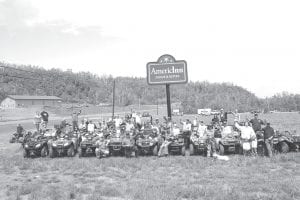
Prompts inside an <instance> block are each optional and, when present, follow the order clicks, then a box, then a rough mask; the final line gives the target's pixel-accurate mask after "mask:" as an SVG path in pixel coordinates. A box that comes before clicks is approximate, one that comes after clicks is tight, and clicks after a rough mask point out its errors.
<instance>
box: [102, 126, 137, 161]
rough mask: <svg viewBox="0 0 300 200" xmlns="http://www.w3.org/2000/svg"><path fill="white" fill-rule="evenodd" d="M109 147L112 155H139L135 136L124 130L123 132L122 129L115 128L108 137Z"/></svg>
mask: <svg viewBox="0 0 300 200" xmlns="http://www.w3.org/2000/svg"><path fill="white" fill-rule="evenodd" d="M107 147H108V149H109V155H110V156H111V155H120V156H125V157H131V156H132V154H133V153H134V155H135V156H138V154H137V149H136V146H135V142H134V138H133V137H131V136H130V135H129V134H127V133H124V132H123V131H122V132H121V130H113V132H112V133H111V135H110V136H109V137H108V144H107Z"/></svg>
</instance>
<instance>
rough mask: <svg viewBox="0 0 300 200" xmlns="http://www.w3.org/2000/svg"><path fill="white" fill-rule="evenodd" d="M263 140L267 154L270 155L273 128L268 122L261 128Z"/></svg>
mask: <svg viewBox="0 0 300 200" xmlns="http://www.w3.org/2000/svg"><path fill="white" fill-rule="evenodd" d="M263 134H264V141H265V145H266V149H267V154H268V156H269V157H272V141H271V140H272V138H273V136H274V134H275V131H274V129H273V128H272V127H271V125H270V123H267V125H266V127H264V128H263Z"/></svg>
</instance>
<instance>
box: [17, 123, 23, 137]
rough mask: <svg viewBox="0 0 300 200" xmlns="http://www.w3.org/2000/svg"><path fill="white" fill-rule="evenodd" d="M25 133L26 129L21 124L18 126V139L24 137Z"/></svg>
mask: <svg viewBox="0 0 300 200" xmlns="http://www.w3.org/2000/svg"><path fill="white" fill-rule="evenodd" d="M23 131H24V128H23V126H21V124H18V126H17V137H18V138H19V137H23Z"/></svg>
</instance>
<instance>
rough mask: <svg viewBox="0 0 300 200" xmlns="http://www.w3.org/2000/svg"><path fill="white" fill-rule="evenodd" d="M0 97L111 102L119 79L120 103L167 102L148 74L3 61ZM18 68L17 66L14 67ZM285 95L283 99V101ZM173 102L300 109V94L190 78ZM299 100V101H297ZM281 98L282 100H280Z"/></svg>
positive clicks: (189, 108) (191, 107) (176, 88)
mask: <svg viewBox="0 0 300 200" xmlns="http://www.w3.org/2000/svg"><path fill="white" fill-rule="evenodd" d="M0 65H1V66H5V67H4V68H0V74H1V76H0V78H1V81H0V82H1V90H0V100H2V99H3V98H5V96H6V95H8V94H18V95H55V96H58V97H61V98H62V99H63V100H64V101H67V102H81V103H83V102H87V103H92V104H99V103H111V101H112V86H113V81H114V80H115V82H116V103H117V104H118V105H131V104H138V103H139V102H140V103H141V104H156V103H160V104H161V103H165V101H166V100H165V99H166V95H165V87H164V86H149V85H147V82H146V79H145V78H135V77H117V78H115V79H114V78H113V77H112V76H98V75H95V74H91V73H88V72H79V73H73V72H71V71H62V70H60V69H51V70H46V69H44V68H40V67H34V66H20V65H18V66H17V65H8V64H4V63H0ZM15 68H17V69H18V70H15ZM283 98H284V101H283ZM171 100H172V102H181V104H182V106H183V108H184V110H185V111H186V112H195V111H196V109H197V108H207V107H208V108H212V109H219V108H224V109H227V110H233V109H235V108H237V109H239V110H240V111H249V110H257V109H263V108H267V107H268V108H270V109H279V108H277V107H278V106H281V107H282V106H284V109H285V110H288V109H289V110H291V108H287V106H285V103H286V102H290V103H291V102H292V103H293V106H292V110H295V109H297V110H298V109H300V98H299V95H277V96H274V98H271V99H269V100H268V101H266V100H265V99H258V98H257V97H256V96H255V95H254V94H252V93H250V92H249V91H247V90H246V89H244V88H242V87H239V86H235V85H233V84H229V83H222V84H219V83H208V82H189V83H188V84H185V85H171ZM297 100H299V101H297ZM278 102H280V103H278Z"/></svg>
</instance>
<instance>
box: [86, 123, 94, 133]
mask: <svg viewBox="0 0 300 200" xmlns="http://www.w3.org/2000/svg"><path fill="white" fill-rule="evenodd" d="M87 130H88V132H94V131H95V124H88V127H87Z"/></svg>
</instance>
